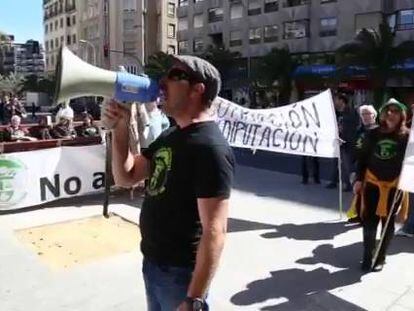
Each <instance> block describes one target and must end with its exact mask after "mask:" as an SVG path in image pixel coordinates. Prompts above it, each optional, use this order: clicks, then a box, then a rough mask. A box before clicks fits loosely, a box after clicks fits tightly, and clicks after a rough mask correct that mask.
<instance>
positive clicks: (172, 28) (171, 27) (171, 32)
mask: <svg viewBox="0 0 414 311" xmlns="http://www.w3.org/2000/svg"><path fill="white" fill-rule="evenodd" d="M167 36H168V38H172V39H173V38H175V24H168V26H167Z"/></svg>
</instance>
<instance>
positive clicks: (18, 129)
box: [6, 115, 36, 141]
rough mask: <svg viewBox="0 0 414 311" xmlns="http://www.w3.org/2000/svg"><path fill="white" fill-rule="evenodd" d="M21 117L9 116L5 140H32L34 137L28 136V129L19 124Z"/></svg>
mask: <svg viewBox="0 0 414 311" xmlns="http://www.w3.org/2000/svg"><path fill="white" fill-rule="evenodd" d="M20 123H21V118H20V117H19V116H18V115H14V116H12V117H11V120H10V126H9V127H7V128H6V141H27V140H29V141H34V140H36V138H34V137H30V136H29V130H28V129H27V128H25V127H23V126H21V124H20Z"/></svg>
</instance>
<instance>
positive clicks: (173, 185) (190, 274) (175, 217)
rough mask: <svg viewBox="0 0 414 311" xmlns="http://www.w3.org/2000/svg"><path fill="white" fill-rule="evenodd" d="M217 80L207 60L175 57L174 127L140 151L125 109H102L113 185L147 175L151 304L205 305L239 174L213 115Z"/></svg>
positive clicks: (171, 78)
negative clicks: (132, 143)
mask: <svg viewBox="0 0 414 311" xmlns="http://www.w3.org/2000/svg"><path fill="white" fill-rule="evenodd" d="M220 86H221V80H220V74H219V72H218V71H217V69H216V68H215V67H214V66H212V65H211V64H210V63H208V62H207V61H205V60H202V59H200V58H197V57H193V56H175V57H174V63H173V65H172V68H170V70H169V71H168V73H167V74H166V76H165V77H164V78H163V79H162V80H161V83H160V89H161V92H162V93H163V95H164V96H163V97H164V98H163V110H164V112H165V113H166V114H167V115H169V116H170V117H172V118H174V119H175V121H176V122H177V126H175V127H172V128H170V129H168V130H166V131H165V132H164V133H163V134H161V136H160V137H159V138H158V139H157V140H155V141H154V142H153V143H152V144H151V145H150V146H149V147H148V149H147V150H145V151H144V152H143V154H142V155H137V156H133V155H132V154H131V152H130V151H129V148H128V126H127V121H128V119H129V112H128V110H127V109H125V108H124V107H123V106H122V105H120V104H119V102H118V101H115V100H113V101H112V102H111V103H109V105H107V106H106V108H105V110H104V115H103V117H104V118H105V119H106V120H108V122H109V123H111V124H112V125H113V128H112V132H113V148H112V159H113V160H112V161H113V163H112V164H113V175H114V179H115V182H116V184H118V185H122V186H126V187H130V186H132V185H134V184H136V183H137V182H139V181H141V180H144V179H146V178H149V183H148V186H147V189H146V197H145V200H144V203H143V206H142V209H141V216H140V230H141V235H142V242H141V250H142V253H143V255H144V261H143V268H142V271H143V276H144V281H145V286H146V293H147V303H148V309H149V310H208V305H207V302H206V297H207V292H208V289H209V286H210V282H211V280H212V278H213V276H214V273H215V271H216V268H217V266H218V264H219V259H220V256H221V252H222V249H223V246H224V240H225V235H226V229H227V215H228V208H229V197H230V190H231V186H232V182H233V173H234V156H233V153H232V150H231V148H230V146H229V145H228V143H227V141H226V139H225V138H224V137H223V135H222V134H221V132H220V130H219V128H218V126H217V124H216V123H215V122H214V120H211V119H210V116H209V113H208V112H209V108H210V106H211V104H212V102H213V101H214V99H215V98H216V96H217V95H218V93H219V90H220Z"/></svg>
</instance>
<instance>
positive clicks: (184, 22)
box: [178, 18, 188, 30]
mask: <svg viewBox="0 0 414 311" xmlns="http://www.w3.org/2000/svg"><path fill="white" fill-rule="evenodd" d="M187 29H188V19H187V18H179V19H178V30H187Z"/></svg>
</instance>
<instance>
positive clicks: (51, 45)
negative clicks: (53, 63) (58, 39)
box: [50, 40, 54, 50]
mask: <svg viewBox="0 0 414 311" xmlns="http://www.w3.org/2000/svg"><path fill="white" fill-rule="evenodd" d="M50 49H52V50H53V49H54V47H53V40H50Z"/></svg>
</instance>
